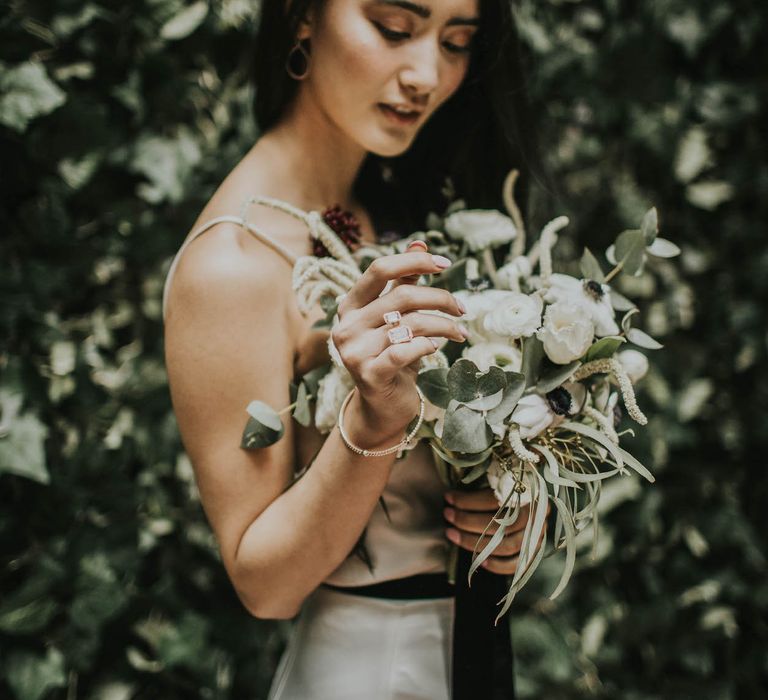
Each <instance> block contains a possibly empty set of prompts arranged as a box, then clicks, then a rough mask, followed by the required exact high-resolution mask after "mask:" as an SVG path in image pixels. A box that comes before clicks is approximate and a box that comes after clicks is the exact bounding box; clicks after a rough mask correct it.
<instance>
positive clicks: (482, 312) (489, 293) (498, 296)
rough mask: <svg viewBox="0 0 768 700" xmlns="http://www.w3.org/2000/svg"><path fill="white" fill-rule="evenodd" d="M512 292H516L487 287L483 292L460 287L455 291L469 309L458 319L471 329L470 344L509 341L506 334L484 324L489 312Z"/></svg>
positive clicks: (456, 295) (454, 294)
mask: <svg viewBox="0 0 768 700" xmlns="http://www.w3.org/2000/svg"><path fill="white" fill-rule="evenodd" d="M510 294H514V292H509V291H507V290H505V289H485V290H483V291H482V292H470V291H468V290H466V289H460V290H459V291H457V292H454V293H453V296H455V297H456V298H457V299H460V300H461V301H462V302H463V303H464V306H465V307H466V309H467V311H466V313H464V314H463V315H462V316H461V317H460V318H459V319H458V320H459V321H461V323H463V324H464V325H465V326H466V327H467V330H468V331H469V338H468V339H467V340H468V342H469V343H470V345H475V344H476V343H507V342H508V339H507V338H505V337H504V336H501V335H497V334H496V333H491V332H489V331H487V330H486V329H485V327H484V326H483V320H484V319H485V316H486V314H487V313H489V312H490V311H492V310H493V309H495V308H496V307H497V306H499V305H500V304H501V303H502V302H503V300H504V299H506V298H507V297H509V295H510ZM454 318H455V317H454Z"/></svg>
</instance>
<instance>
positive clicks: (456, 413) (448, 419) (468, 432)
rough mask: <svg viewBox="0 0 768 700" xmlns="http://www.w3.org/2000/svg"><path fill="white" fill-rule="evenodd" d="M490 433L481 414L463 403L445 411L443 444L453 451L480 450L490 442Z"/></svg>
mask: <svg viewBox="0 0 768 700" xmlns="http://www.w3.org/2000/svg"><path fill="white" fill-rule="evenodd" d="M491 440H492V433H491V429H490V428H489V427H488V424H487V423H486V422H485V418H483V416H482V414H480V413H478V412H477V411H473V410H472V409H471V408H467V407H466V406H464V405H463V404H458V405H454V406H453V407H451V406H449V408H447V409H446V411H445V417H444V419H443V445H444V446H445V448H446V449H448V450H451V451H453V452H482V451H483V450H485V449H486V448H487V447H489V445H490V444H491Z"/></svg>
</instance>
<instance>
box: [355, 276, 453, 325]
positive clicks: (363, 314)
mask: <svg viewBox="0 0 768 700" xmlns="http://www.w3.org/2000/svg"><path fill="white" fill-rule="evenodd" d="M460 304H461V302H460V301H459V300H458V299H457V298H456V297H455V296H454V295H453V294H451V293H450V292H449V291H448V290H447V289H440V288H438V287H429V286H427V285H414V284H408V285H400V286H399V287H395V289H393V290H392V291H391V292H389V294H385V295H384V296H381V297H379V298H378V299H376V300H375V301H372V302H371V303H370V304H368V305H367V306H366V307H365V308H364V309H360V310H359V311H357V312H355V314H354V319H353V320H354V323H355V324H356V325H357V324H360V323H362V324H363V325H364V326H367V327H368V328H379V327H380V326H382V325H384V323H385V321H384V314H385V313H387V311H399V312H400V313H401V314H406V313H408V312H409V311H432V312H433V313H432V315H433V316H440V314H441V313H442V314H445V315H444V316H443V318H446V317H450V318H454V317H456V316H462V315H463V314H464V312H463V311H462V308H461V306H460Z"/></svg>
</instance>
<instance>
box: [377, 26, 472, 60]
mask: <svg viewBox="0 0 768 700" xmlns="http://www.w3.org/2000/svg"><path fill="white" fill-rule="evenodd" d="M371 21H372V22H373V24H374V26H375V27H376V28H377V29H378V30H379V32H380V33H381V35H382V36H383V37H384V38H385V39H388V40H389V41H402V40H403V39H408V38H409V37H410V36H411V35H410V34H409V33H408V32H396V31H394V30H393V29H389V28H387V27H385V26H384V25H383V24H381V23H380V22H376V21H375V20H371ZM443 46H445V48H446V49H448V50H449V51H450V52H452V53H469V52H470V51H471V50H472V47H471V45H467V46H457V45H456V44H452V43H451V42H449V41H446V42H443Z"/></svg>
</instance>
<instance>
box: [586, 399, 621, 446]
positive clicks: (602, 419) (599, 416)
mask: <svg viewBox="0 0 768 700" xmlns="http://www.w3.org/2000/svg"><path fill="white" fill-rule="evenodd" d="M584 413H585V414H586V415H588V416H589V417H590V418H591V419H592V420H594V421H595V423H597V424H598V425H599V426H600V428H601V429H602V431H603V432H604V433H605V434H606V436H607V437H608V439H609V440H610V441H611V442H613V443H615V444H617V445H618V444H619V436H618V434H617V433H616V430H614V427H613V420H612V419H611V418H610V417H608V416H606V415H605V414H603V413H600V411H598V410H597V409H596V408H595V407H594V406H585V407H584Z"/></svg>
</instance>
